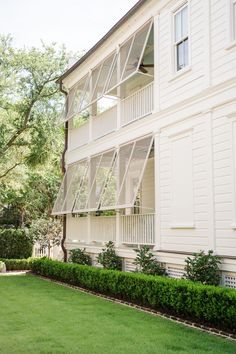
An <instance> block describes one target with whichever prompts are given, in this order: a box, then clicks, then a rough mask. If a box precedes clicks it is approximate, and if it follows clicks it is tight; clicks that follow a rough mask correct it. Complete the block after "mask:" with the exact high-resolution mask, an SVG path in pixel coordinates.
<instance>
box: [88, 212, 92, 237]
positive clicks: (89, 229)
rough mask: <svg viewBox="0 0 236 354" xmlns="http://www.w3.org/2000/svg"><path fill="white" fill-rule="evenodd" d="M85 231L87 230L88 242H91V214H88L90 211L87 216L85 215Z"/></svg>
mask: <svg viewBox="0 0 236 354" xmlns="http://www.w3.org/2000/svg"><path fill="white" fill-rule="evenodd" d="M87 232H88V242H91V240H92V234H91V215H90V213H88V216H87Z"/></svg>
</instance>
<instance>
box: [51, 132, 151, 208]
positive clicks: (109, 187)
mask: <svg viewBox="0 0 236 354" xmlns="http://www.w3.org/2000/svg"><path fill="white" fill-rule="evenodd" d="M152 143H153V138H152V136H148V137H143V138H141V139H139V140H136V141H133V142H131V143H128V144H126V145H122V146H120V148H119V152H118V154H117V152H116V149H112V150H109V151H105V152H103V153H101V154H98V155H95V156H92V157H91V158H90V159H89V160H82V161H78V162H76V163H75V164H73V165H69V166H68V168H67V171H66V174H65V175H64V178H63V181H62V184H61V187H60V190H59V193H58V197H57V200H56V202H55V204H54V207H53V211H52V214H53V215H62V214H68V213H84V212H88V211H96V210H113V209H117V208H127V207H129V208H130V207H133V206H134V203H135V200H136V197H137V193H138V190H139V187H140V184H141V180H142V176H143V173H144V170H145V167H146V164H147V160H148V157H149V154H150V151H151V148H152Z"/></svg>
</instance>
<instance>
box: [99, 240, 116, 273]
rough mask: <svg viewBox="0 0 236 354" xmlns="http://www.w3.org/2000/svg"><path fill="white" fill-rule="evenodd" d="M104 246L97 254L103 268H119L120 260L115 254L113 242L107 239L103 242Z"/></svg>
mask: <svg viewBox="0 0 236 354" xmlns="http://www.w3.org/2000/svg"><path fill="white" fill-rule="evenodd" d="M105 246H106V248H103V249H102V252H101V253H99V254H98V257H97V260H98V262H99V263H100V264H101V265H102V266H103V268H105V269H113V270H121V269H122V261H121V258H120V257H119V256H117V254H116V251H115V244H114V242H112V241H109V242H107V243H106V244H105Z"/></svg>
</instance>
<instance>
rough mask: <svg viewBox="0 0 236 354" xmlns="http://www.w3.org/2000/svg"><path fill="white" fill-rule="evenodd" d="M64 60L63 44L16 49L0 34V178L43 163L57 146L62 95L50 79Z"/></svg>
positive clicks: (65, 60)
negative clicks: (58, 46)
mask: <svg viewBox="0 0 236 354" xmlns="http://www.w3.org/2000/svg"><path fill="white" fill-rule="evenodd" d="M67 61H68V58H67V54H66V52H65V49H64V48H61V49H57V47H56V46H55V45H51V46H47V45H45V44H43V47H42V49H36V48H31V49H25V48H24V49H16V48H14V47H13V46H12V39H11V38H10V37H4V36H0V71H1V78H0V171H1V173H0V178H5V177H6V176H7V175H8V174H9V173H10V172H12V171H13V170H15V169H16V168H18V167H19V166H23V165H27V166H30V167H35V166H37V165H40V164H43V163H45V162H46V161H47V160H48V159H49V157H50V155H51V152H52V151H53V150H58V148H60V147H61V143H62V139H61V138H62V136H61V134H60V131H62V129H61V128H60V127H59V126H58V124H57V122H58V114H59V110H58V107H59V106H60V105H61V104H62V102H63V95H62V94H61V93H60V91H59V87H58V85H57V84H56V83H55V80H56V79H57V78H58V77H59V76H60V74H61V73H62V72H63V71H64V70H65V68H66V65H67ZM60 137H61V138H60Z"/></svg>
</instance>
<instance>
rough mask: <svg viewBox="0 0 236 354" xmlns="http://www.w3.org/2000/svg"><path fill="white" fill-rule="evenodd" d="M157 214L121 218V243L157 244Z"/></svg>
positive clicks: (123, 216)
mask: <svg viewBox="0 0 236 354" xmlns="http://www.w3.org/2000/svg"><path fill="white" fill-rule="evenodd" d="M154 221H155V214H134V215H122V216H121V218H120V222H121V224H120V230H121V242H122V243H127V244H140V245H153V244H154V243H155V240H154V235H155V231H154V230H155V228H154Z"/></svg>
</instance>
